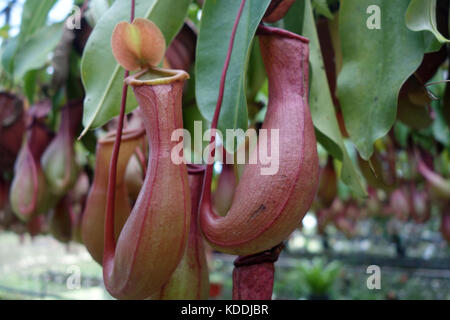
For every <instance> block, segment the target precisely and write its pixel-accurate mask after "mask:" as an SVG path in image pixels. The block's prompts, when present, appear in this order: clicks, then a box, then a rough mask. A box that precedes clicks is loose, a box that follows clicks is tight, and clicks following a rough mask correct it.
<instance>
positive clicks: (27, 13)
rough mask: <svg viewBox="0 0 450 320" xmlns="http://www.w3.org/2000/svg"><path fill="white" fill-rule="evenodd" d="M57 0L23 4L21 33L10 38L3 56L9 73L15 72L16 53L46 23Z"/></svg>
mask: <svg viewBox="0 0 450 320" xmlns="http://www.w3.org/2000/svg"><path fill="white" fill-rule="evenodd" d="M55 2H56V0H40V1H36V0H27V1H26V2H25V4H24V5H23V10H22V19H21V21H20V31H19V34H18V35H17V36H16V37H15V38H11V39H9V40H8V42H7V44H6V46H5V51H4V52H5V53H6V54H4V55H3V56H2V65H3V68H4V69H5V71H6V72H7V73H8V74H9V75H14V73H15V70H14V69H15V57H16V54H17V53H18V52H20V51H21V47H22V45H23V44H24V43H25V42H26V41H27V40H28V39H29V38H30V37H31V36H33V34H35V33H37V32H39V31H40V29H41V28H42V27H43V26H44V25H45V22H46V20H47V16H48V13H49V12H50V9H51V8H52V7H53V5H54V4H55ZM19 68H20V66H19Z"/></svg>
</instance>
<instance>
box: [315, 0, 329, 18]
mask: <svg viewBox="0 0 450 320" xmlns="http://www.w3.org/2000/svg"><path fill="white" fill-rule="evenodd" d="M312 6H313V8H314V10H316V11H317V13H319V14H321V15H323V16H324V17H327V18H328V19H331V20H332V19H333V14H332V13H331V11H330V8H329V7H328V2H327V0H313V2H312Z"/></svg>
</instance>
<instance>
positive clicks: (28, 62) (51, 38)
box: [14, 23, 64, 81]
mask: <svg viewBox="0 0 450 320" xmlns="http://www.w3.org/2000/svg"><path fill="white" fill-rule="evenodd" d="M63 30H64V29H63V25H62V24H61V23H58V24H54V25H52V26H50V27H43V28H41V29H40V30H39V31H38V32H36V33H35V34H34V35H33V36H31V37H30V38H29V39H28V40H27V41H26V42H25V43H23V45H22V46H21V47H20V49H19V50H18V51H17V53H16V57H15V59H14V79H15V80H16V81H20V80H21V79H22V78H23V76H24V75H25V74H26V73H27V72H28V71H30V70H35V69H39V68H41V67H43V66H44V65H45V63H46V62H47V61H48V60H49V59H48V58H49V53H50V52H52V51H53V50H54V49H55V48H56V46H57V45H58V43H59V40H60V39H61V36H62V33H63Z"/></svg>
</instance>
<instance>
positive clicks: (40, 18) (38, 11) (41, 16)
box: [18, 0, 56, 42]
mask: <svg viewBox="0 0 450 320" xmlns="http://www.w3.org/2000/svg"><path fill="white" fill-rule="evenodd" d="M55 2H56V0H39V1H36V0H27V1H26V2H25V4H24V5H23V11H22V19H21V21H20V32H19V35H18V37H19V42H24V41H26V40H27V39H28V37H30V36H32V35H33V34H34V33H36V31H37V30H39V29H40V28H41V27H42V26H44V25H45V22H46V20H47V16H48V13H49V12H50V9H51V8H52V7H53V5H54V4H55Z"/></svg>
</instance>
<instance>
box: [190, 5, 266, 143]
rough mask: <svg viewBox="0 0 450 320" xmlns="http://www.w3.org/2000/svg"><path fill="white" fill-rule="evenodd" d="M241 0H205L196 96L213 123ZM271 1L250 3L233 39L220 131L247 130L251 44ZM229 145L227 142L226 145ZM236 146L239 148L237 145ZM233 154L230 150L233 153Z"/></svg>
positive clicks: (198, 52) (205, 116) (201, 108)
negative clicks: (246, 86)
mask: <svg viewBox="0 0 450 320" xmlns="http://www.w3.org/2000/svg"><path fill="white" fill-rule="evenodd" d="M240 3H241V0H226V1H223V0H206V1H205V3H204V5H203V12H202V20H201V25H200V34H199V38H198V42H197V56H196V61H197V62H196V97H197V104H198V107H199V109H200V112H201V113H202V115H203V117H204V118H205V119H207V120H208V121H212V117H213V115H214V110H215V106H216V101H217V96H218V92H219V84H220V76H221V73H222V68H223V64H224V61H225V57H226V55H227V49H228V44H229V39H230V35H231V31H232V29H233V24H234V21H235V19H236V15H237V12H238V9H239V5H240ZM269 3H270V0H247V1H246V4H245V7H244V9H243V12H242V16H241V20H240V22H239V26H238V29H237V32H236V38H235V40H234V48H233V53H232V55H231V61H230V66H229V68H228V73H227V78H226V83H225V93H224V99H223V104H222V109H221V113H220V118H219V125H218V129H219V130H221V131H222V132H226V129H243V130H246V129H247V121H248V117H247V101H246V88H245V81H246V70H247V64H248V60H249V55H250V47H251V43H252V40H253V37H254V34H255V31H256V28H257V27H258V24H259V23H260V21H261V19H262V17H263V16H264V13H265V11H266V9H267V7H268V6H269ZM225 145H226V142H225ZM235 147H237V145H235ZM230 151H231V150H230Z"/></svg>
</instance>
